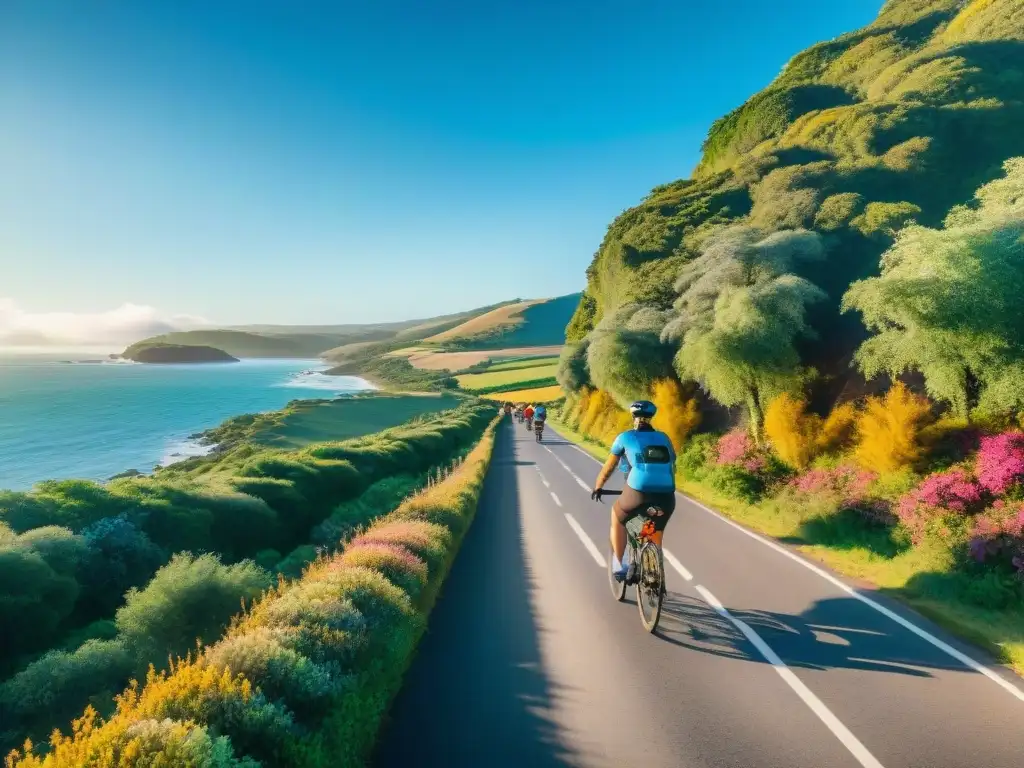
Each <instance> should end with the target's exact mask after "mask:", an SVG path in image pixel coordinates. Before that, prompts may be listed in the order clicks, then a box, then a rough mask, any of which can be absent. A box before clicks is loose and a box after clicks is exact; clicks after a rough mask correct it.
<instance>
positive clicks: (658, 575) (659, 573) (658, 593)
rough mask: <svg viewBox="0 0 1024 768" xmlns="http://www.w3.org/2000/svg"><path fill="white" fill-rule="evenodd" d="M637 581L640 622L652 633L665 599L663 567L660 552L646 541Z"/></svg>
mask: <svg viewBox="0 0 1024 768" xmlns="http://www.w3.org/2000/svg"><path fill="white" fill-rule="evenodd" d="M638 566H639V570H640V572H639V574H638V576H639V581H638V582H637V585H636V604H637V606H638V607H639V608H640V621H641V623H642V624H643V625H644V629H646V630H647V631H648V632H653V631H654V630H655V629H657V627H658V622H659V621H660V620H661V605H662V602H663V601H664V599H665V566H664V561H663V560H662V557H661V550H660V549H659V548H658V546H657V545H656V544H654V543H653V542H650V541H648V542H647V543H646V544H644V546H643V549H641V550H640V559H639V560H638Z"/></svg>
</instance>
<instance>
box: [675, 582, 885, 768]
mask: <svg viewBox="0 0 1024 768" xmlns="http://www.w3.org/2000/svg"><path fill="white" fill-rule="evenodd" d="M694 589H695V590H696V591H697V592H698V593H700V596H701V597H703V598H704V600H705V601H707V604H708V605H710V606H711V607H712V608H714V609H715V612H716V613H717V614H718V615H719V616H721V617H722V618H725V619H728V620H729V621H731V622H732V623H733V624H735V625H736V628H737V629H739V631H740V632H742V633H743V634H744V635H745V636H746V638H747V640H749V641H750V642H751V644H752V645H753V646H754V647H755V648H757V651H758V653H760V654H761V655H762V656H763V657H764V659H765V661H767V662H768V663H769V664H771V665H772V668H773V669H774V670H775V671H776V672H778V674H779V677H781V678H782V679H783V680H784V681H785V682H786V685H788V686H789V687H790V688H792V689H793V692H794V693H796V695H797V696H799V697H800V698H801V700H803V702H804V704H806V705H807V706H808V708H809V709H810V710H811V711H812V712H813V713H814V714H815V715H817V717H818V719H819V720H821V722H823V723H824V724H825V727H826V728H828V729H829V730H830V731H832V735H833V736H835V737H836V738H837V739H839V741H840V743H842V745H843V746H844V747H846V749H847V750H849V752H850V754H851V755H853V757H854V758H855V759H856V760H857V762H858V763H860V764H861V765H862V766H864V768H884V766H882V764H881V763H880V762H878V760H876V759H875V756H874V755H872V754H871V753H870V752H868V750H867V747H865V746H864V745H863V744H861V743H860V740H859V739H858V738H857V737H856V736H854V735H853V734H852V733H851V732H850V730H849V729H848V728H847V727H846V726H845V725H843V724H842V722H841V721H840V720H839V718H837V717H836V716H835V715H834V714H832V711H831V710H830V709H829V708H828V707H826V706H825V704H824V703H823V702H822V701H821V699H819V698H818V697H817V696H815V695H814V693H813V692H812V691H811V689H810V688H808V687H807V686H806V685H804V684H803V682H802V681H801V680H800V678H799V677H797V676H796V675H795V674H794V672H793V670H791V669H790V668H789V667H787V666H786V663H785V662H784V661H783V660H782V659H780V658H779V656H778V654H776V653H775V651H773V650H772V649H771V647H770V646H769V645H768V644H767V643H766V642H765V641H764V640H763V639H762V638H761V636H760V635H759V634H757V632H755V631H754V630H753V629H751V628H750V626H749V625H748V624H747V623H746V622H745V621H743V620H741V619H738V618H736V617H735V616H733V615H732V614H731V613H729V611H728V609H727V608H726V607H725V606H723V605H722V603H721V602H719V600H718V598H717V597H715V596H714V595H713V594H711V593H710V592H709V591H708V590H707V589H705V588H704V587H703V586H702V585H700V584H698V585H697V586H696V587H694Z"/></svg>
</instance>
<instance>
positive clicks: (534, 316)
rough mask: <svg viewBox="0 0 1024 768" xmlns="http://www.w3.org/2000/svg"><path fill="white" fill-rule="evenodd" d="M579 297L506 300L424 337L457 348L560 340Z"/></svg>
mask: <svg viewBox="0 0 1024 768" xmlns="http://www.w3.org/2000/svg"><path fill="white" fill-rule="evenodd" d="M579 300H580V294H579V293H572V294H569V295H567V296H559V297H557V298H553V299H530V300H526V301H520V302H516V303H512V304H506V305H503V306H501V307H498V308H496V309H494V310H492V311H490V312H486V313H484V314H481V315H478V316H476V317H473V318H472V319H470V320H468V321H466V322H464V323H461V324H459V325H457V326H455V327H453V328H450V329H448V330H446V331H444V332H442V333H437V334H435V335H433V336H428V337H427V338H425V339H424V341H425V342H427V343H432V344H444V345H445V346H446V347H448V348H450V349H461V350H472V349H498V348H502V347H528V346H550V345H555V344H561V343H562V342H563V341H564V340H565V328H566V325H568V323H569V320H570V319H571V318H572V315H573V312H574V310H575V308H576V305H577V304H578V303H579Z"/></svg>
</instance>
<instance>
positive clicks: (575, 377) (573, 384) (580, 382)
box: [555, 339, 591, 392]
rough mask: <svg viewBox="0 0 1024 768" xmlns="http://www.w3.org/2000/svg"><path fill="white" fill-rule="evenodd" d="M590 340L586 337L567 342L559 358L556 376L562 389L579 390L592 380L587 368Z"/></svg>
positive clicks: (568, 390)
mask: <svg viewBox="0 0 1024 768" xmlns="http://www.w3.org/2000/svg"><path fill="white" fill-rule="evenodd" d="M589 346H590V342H588V341H586V340H585V339H584V340H583V341H581V342H579V343H577V344H566V345H565V346H564V347H563V348H562V354H561V356H560V357H559V358H558V370H557V371H556V373H555V378H556V379H557V380H558V383H559V384H560V385H561V387H562V389H564V390H566V391H567V392H579V391H580V390H581V389H583V387H585V386H588V385H589V384H590V383H591V382H590V372H589V371H588V370H587V348H588V347H589Z"/></svg>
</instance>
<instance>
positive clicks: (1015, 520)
mask: <svg viewBox="0 0 1024 768" xmlns="http://www.w3.org/2000/svg"><path fill="white" fill-rule="evenodd" d="M969 552H970V555H971V557H972V558H973V559H974V560H976V561H977V562H979V563H984V562H986V561H990V560H992V559H994V558H1004V559H1006V560H1008V561H1009V563H1010V565H1012V566H1013V568H1014V569H1015V570H1016V571H1017V572H1018V573H1019V574H1021V575H1022V576H1024V504H1021V503H1015V504H1007V503H1006V502H1004V501H1003V500H1001V499H1000V500H998V501H996V502H995V503H994V504H993V505H992V507H991V508H990V509H988V510H986V511H985V512H984V513H983V514H981V515H978V517H977V518H976V519H975V521H974V528H973V529H972V530H971V539H970V544H969Z"/></svg>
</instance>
